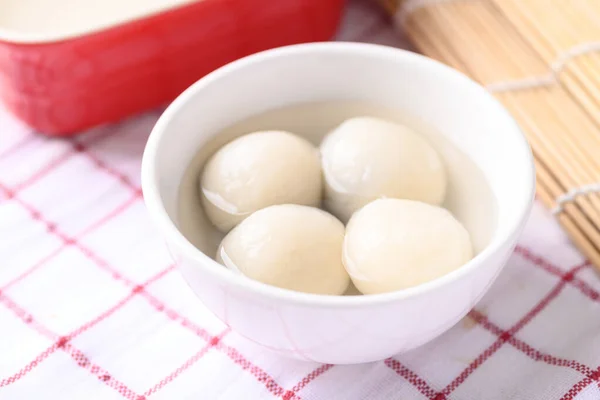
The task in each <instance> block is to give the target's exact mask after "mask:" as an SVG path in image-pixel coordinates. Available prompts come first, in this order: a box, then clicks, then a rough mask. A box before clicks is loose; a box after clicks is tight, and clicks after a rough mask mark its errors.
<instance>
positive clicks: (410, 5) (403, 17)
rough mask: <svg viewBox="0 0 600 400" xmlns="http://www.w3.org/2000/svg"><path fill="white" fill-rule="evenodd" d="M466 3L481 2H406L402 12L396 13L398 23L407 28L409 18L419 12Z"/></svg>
mask: <svg viewBox="0 0 600 400" xmlns="http://www.w3.org/2000/svg"><path fill="white" fill-rule="evenodd" d="M465 1H481V0H406V1H404V2H402V6H401V7H400V10H398V12H397V13H396V16H395V18H396V21H397V22H398V24H399V25H400V26H401V27H404V26H406V23H407V21H408V18H409V17H410V16H411V15H412V14H413V13H414V12H415V11H417V10H420V9H421V8H425V7H428V6H433V5H436V4H444V3H459V2H465Z"/></svg>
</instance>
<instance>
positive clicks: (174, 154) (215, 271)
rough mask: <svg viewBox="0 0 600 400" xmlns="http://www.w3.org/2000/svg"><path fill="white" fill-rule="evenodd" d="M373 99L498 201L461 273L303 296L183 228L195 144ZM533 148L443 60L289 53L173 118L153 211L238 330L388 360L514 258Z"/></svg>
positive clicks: (215, 83)
mask: <svg viewBox="0 0 600 400" xmlns="http://www.w3.org/2000/svg"><path fill="white" fill-rule="evenodd" d="M334 99H342V100H352V99H354V100H364V101H371V102H374V103H380V104H383V105H386V106H389V107H391V108H394V109H399V110H404V111H406V113H407V114H408V115H413V116H415V117H417V118H419V119H421V120H424V121H427V122H428V123H429V124H430V125H432V126H433V127H434V128H436V129H437V130H438V131H440V132H441V133H442V134H444V135H445V136H446V137H447V138H448V139H450V140H451V142H452V143H454V144H455V145H456V146H457V147H458V148H459V149H461V150H462V151H464V152H465V153H466V154H467V155H468V156H469V157H470V158H471V159H472V160H473V161H474V162H475V163H476V164H477V165H478V166H479V168H480V169H481V170H482V171H483V173H484V175H485V177H486V179H487V180H488V182H489V185H490V187H491V189H492V191H493V194H494V196H495V197H496V200H497V207H498V221H497V227H496V230H495V232H494V234H493V237H492V239H491V243H490V244H489V245H488V246H487V247H486V248H485V249H484V250H483V251H482V252H480V253H479V254H478V255H477V256H476V257H475V258H474V259H473V260H472V261H470V262H469V263H468V264H466V265H465V266H463V267H462V268H460V269H458V270H456V271H454V272H452V273H450V274H448V275H446V276H443V277H441V278H439V279H436V280H434V281H431V282H428V283H426V284H423V285H420V286H418V287H414V288H410V289H406V290H402V291H398V292H392V293H385V294H377V295H369V296H323V295H312V294H306V293H297V292H293V291H289V290H285V289H280V288H276V287H272V286H268V285H265V284H263V283H260V282H256V281H252V280H250V279H248V278H245V277H243V276H239V275H236V274H235V273H233V272H231V271H229V270H227V269H225V268H224V267H222V266H220V265H219V264H217V263H216V262H215V261H214V260H213V259H212V258H211V257H209V256H207V255H205V254H203V253H202V252H200V251H199V250H198V249H196V248H195V247H194V246H193V245H192V244H191V243H190V242H188V240H186V238H185V237H184V236H183V235H182V234H181V233H180V232H179V230H178V228H177V197H178V188H179V183H180V182H181V179H182V177H183V174H184V172H185V169H186V168H187V166H188V164H189V162H190V160H191V159H192V158H193V156H194V155H195V153H196V152H197V151H198V149H199V148H200V147H201V146H203V144H205V143H206V142H207V141H209V139H210V138H211V137H213V136H214V135H216V134H218V132H219V131H220V130H221V129H223V128H225V127H226V126H228V125H230V124H232V123H233V122H236V121H239V120H241V119H243V118H246V117H249V116H251V115H254V114H257V113H261V112H264V111H267V110H269V109H273V108H277V107H281V106H284V105H291V104H294V103H298V102H307V101H321V100H334ZM534 180H535V178H534V167H533V161H532V155H531V151H530V148H529V146H528V144H527V142H526V140H525V138H524V136H523V134H522V133H521V131H520V130H519V128H518V126H517V125H516V123H515V122H514V121H513V119H512V118H511V116H510V115H509V114H508V113H507V112H506V111H505V110H504V109H503V107H502V106H501V105H500V104H499V103H498V102H497V101H496V100H495V99H494V98H493V97H492V96H491V95H489V94H488V93H487V92H486V91H485V90H484V89H483V88H482V87H481V86H479V85H477V84H476V83H474V82H473V81H471V80H470V79H468V78H467V77H465V76H463V75H462V74H460V73H458V72H456V71H455V70H453V69H451V68H448V67H446V66H444V65H442V64H441V63H438V62H436V61H433V60H431V59H428V58H425V57H423V56H420V55H417V54H414V53H410V52H407V51H402V50H398V49H394V48H390V47H384V46H378V45H368V44H357V43H314V44H302V45H294V46H288V47H283V48H278V49H274V50H269V51H266V52H262V53H258V54H255V55H252V56H249V57H246V58H243V59H241V60H238V61H236V62H233V63H231V64H229V65H226V66H225V67H222V68H220V69H219V70H217V71H215V72H213V73H211V74H210V75H208V76H206V77H205V78H203V79H201V80H200V81H198V82H197V83H195V84H194V85H193V86H191V87H190V88H189V89H188V90H186V91H185V92H184V93H183V94H182V95H181V96H179V98H177V99H176V100H175V101H174V102H173V103H172V104H171V105H170V106H169V107H168V109H167V110H166V111H165V113H164V114H163V115H162V117H161V118H160V119H159V121H158V122H157V124H156V127H155V128H154V130H153V131H152V134H151V135H150V138H149V140H148V144H147V147H146V150H145V153H144V159H143V165H142V185H143V190H144V198H145V201H146V204H147V207H148V210H149V212H150V214H151V216H152V218H153V219H154V221H155V222H156V224H157V225H158V228H159V229H160V230H161V231H162V233H163V234H164V236H165V237H166V240H167V243H168V246H169V248H170V250H171V252H172V254H173V256H174V258H175V259H176V261H177V262H178V265H179V268H180V271H181V273H182V274H183V276H184V277H185V279H186V280H187V282H188V283H189V285H190V286H191V287H192V289H193V290H194V291H195V293H196V294H197V296H198V297H199V298H200V299H201V301H202V302H203V303H204V304H205V305H206V306H207V307H208V308H209V309H210V310H212V312H213V313H215V314H216V315H217V316H218V317H219V318H220V319H221V320H223V321H224V322H225V323H226V324H228V325H229V326H231V328H232V329H233V330H234V331H236V332H237V333H239V334H240V335H242V336H244V337H246V338H248V339H250V340H252V341H254V342H256V343H259V344H261V345H263V346H265V347H266V348H269V349H271V350H273V351H276V352H279V353H281V354H284V355H288V356H291V357H296V358H301V359H308V360H313V361H319V362H324V363H333V364H346V363H361V362H368V361H375V360H380V359H384V358H386V357H389V356H392V355H394V354H397V353H401V352H404V351H406V350H410V349H413V348H415V347H417V346H419V345H422V344H424V343H426V342H428V341H430V340H432V339H433V338H435V337H436V336H438V335H440V334H441V333H443V332H444V331H446V330H447V329H449V328H450V327H451V326H452V325H454V324H455V323H456V322H458V321H459V320H460V319H461V318H462V317H463V316H465V314H466V313H467V312H468V311H469V310H470V309H471V308H472V307H473V306H474V305H475V303H476V302H477V301H478V300H479V299H480V298H481V297H482V296H483V294H484V293H485V292H486V291H487V289H488V288H489V287H490V285H491V284H492V282H493V281H494V279H495V278H496V276H497V275H498V273H499V272H500V270H501V269H502V267H503V266H504V264H505V262H506V260H507V258H508V257H509V255H510V254H511V252H512V250H513V248H514V246H515V244H516V241H517V238H518V236H519V233H520V232H521V229H522V228H523V225H524V223H525V221H526V218H527V215H528V213H529V211H530V208H531V204H532V200H533V196H534V186H535V185H534Z"/></svg>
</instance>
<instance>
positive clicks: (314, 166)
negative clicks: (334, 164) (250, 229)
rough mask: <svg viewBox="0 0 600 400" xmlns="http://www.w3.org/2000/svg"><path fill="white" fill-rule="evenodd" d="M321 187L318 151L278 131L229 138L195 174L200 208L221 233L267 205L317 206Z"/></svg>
mask: <svg viewBox="0 0 600 400" xmlns="http://www.w3.org/2000/svg"><path fill="white" fill-rule="evenodd" d="M321 192H322V173H321V165H320V160H319V154H318V150H317V149H316V148H315V147H314V146H313V145H312V144H311V143H309V142H308V141H307V140H305V139H303V138H300V137H299V136H296V135H294V134H292V133H289V132H283V131H264V132H254V133H250V134H247V135H244V136H241V137H239V138H237V139H235V140H233V141H231V142H230V143H228V144H226V145H225V146H223V147H222V148H221V149H219V150H218V151H217V152H216V153H215V154H214V155H213V156H212V157H211V158H210V159H209V160H208V162H207V164H206V165H205V167H204V170H203V173H202V176H201V194H202V203H203V206H204V211H205V212H206V215H207V217H208V219H209V220H210V221H211V222H212V223H213V224H214V225H215V226H216V227H217V228H218V229H219V230H220V231H222V232H228V231H229V230H230V229H231V228H233V227H234V226H236V225H237V224H239V223H240V222H241V221H242V220H244V218H246V217H247V216H249V215H250V214H252V213H253V212H254V211H257V210H260V209H261V208H265V207H268V206H271V205H275V204H288V203H289V204H300V205H307V206H318V205H320V203H321V194H322V193H321Z"/></svg>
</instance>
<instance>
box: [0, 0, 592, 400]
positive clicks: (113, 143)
mask: <svg viewBox="0 0 600 400" xmlns="http://www.w3.org/2000/svg"><path fill="white" fill-rule="evenodd" d="M338 38H339V40H351V41H364V42H375V43H380V44H385V45H390V46H396V47H404V48H407V47H408V44H407V42H406V40H405V39H403V37H402V35H401V34H399V33H398V32H394V31H393V29H392V27H391V26H390V24H389V22H388V21H386V19H385V18H384V16H383V14H382V13H381V12H380V10H378V9H377V8H376V7H375V6H374V5H372V4H369V3H368V2H366V1H359V0H355V1H350V2H349V4H348V7H347V10H346V14H345V17H344V21H343V24H342V26H341V28H340V33H339V35H338ZM157 117H158V112H150V113H146V114H143V115H140V116H137V117H135V118H131V119H129V120H126V121H122V122H120V123H118V124H114V125H111V126H104V127H100V128H96V129H92V130H90V131H88V132H85V133H84V134H82V135H81V136H79V137H77V139H75V140H70V141H61V140H51V139H47V138H45V137H43V136H40V135H36V134H34V133H33V132H31V131H30V130H28V129H27V128H26V127H24V126H22V125H21V124H19V123H18V122H17V121H16V120H14V119H13V118H12V117H10V116H9V115H8V114H7V113H6V112H5V111H4V110H2V109H0V260H2V263H1V265H0V327H1V329H2V331H1V332H2V333H1V334H0V399H10V400H13V399H37V398H44V399H122V398H125V399H130V400H135V399H137V400H141V399H242V398H243V399H246V398H252V399H307V400H310V399H313V400H317V399H357V400H358V399H379V398H382V399H430V400H433V399H436V400H442V399H467V400H470V399H472V400H487V399H529V400H531V399H600V389H599V384H598V382H599V380H600V368H599V365H600V318H598V316H599V315H600V294H599V293H600V280H599V279H598V276H597V274H596V273H595V271H594V270H593V268H592V267H591V266H590V265H589V264H587V263H586V262H585V260H584V259H583V257H582V256H581V255H580V254H579V253H578V252H577V251H576V250H575V249H574V248H573V247H572V246H571V244H570V243H569V240H568V238H567V237H566V235H565V234H564V233H563V232H562V231H561V230H560V228H559V227H558V225H557V224H556V223H555V222H554V220H553V219H552V218H551V217H550V216H549V214H548V213H547V212H546V211H545V210H544V209H543V208H542V207H541V206H540V205H538V204H536V206H535V207H534V209H533V212H532V215H531V217H530V221H529V223H528V224H527V227H526V229H525V231H524V233H523V235H522V237H521V239H520V244H519V246H518V248H517V250H516V252H515V254H514V255H513V256H512V257H511V259H510V261H509V262H508V265H507V267H506V268H505V269H504V271H503V272H502V274H501V275H500V277H499V278H498V280H497V281H496V283H495V284H494V285H493V287H492V288H491V290H490V291H489V293H488V294H487V295H486V296H485V298H484V299H483V300H482V301H481V302H480V303H479V304H478V305H477V306H476V308H475V309H474V310H473V311H472V312H471V313H470V314H469V315H468V316H467V317H466V318H465V319H463V320H462V321H461V322H459V323H458V324H457V325H456V326H454V327H453V328H452V329H450V330H449V331H448V332H447V333H445V334H444V335H442V336H441V337H439V338H438V339H436V340H434V341H433V342H431V343H429V344H427V345H425V346H423V347H421V348H419V349H417V350H414V351H411V352H409V353H406V354H402V355H398V356H397V357H393V358H390V359H387V360H384V361H381V362H375V363H370V364H363V365H354V366H331V365H321V364H316V363H307V362H300V361H294V360H288V359H284V358H281V357H278V356H274V355H271V354H268V353H265V352H263V351H262V350H261V349H260V348H258V347H256V346H255V345H253V344H250V343H248V342H246V341H244V340H243V339H242V338H240V337H239V336H237V335H236V334H235V333H232V332H230V331H229V330H228V329H227V328H226V327H225V326H224V325H223V324H222V323H221V322H220V321H218V320H217V319H216V318H215V317H214V316H212V314H210V313H209V312H208V311H207V310H206V309H205V308H204V307H203V306H202V305H201V303H199V301H198V300H197V298H196V297H195V296H194V295H193V293H191V292H190V289H189V288H188V287H187V285H186V284H185V283H184V281H183V280H182V278H181V276H180V275H179V273H178V272H177V271H176V270H175V269H174V266H173V265H172V261H171V260H170V258H169V255H168V253H167V251H166V249H165V247H164V244H163V241H162V238H161V237H160V234H159V233H158V232H157V231H156V229H155V228H154V226H152V224H151V223H150V221H149V218H148V215H147V214H146V210H145V208H144V204H143V201H142V198H141V192H140V175H139V172H140V161H141V154H142V150H143V147H144V144H145V141H146V138H147V136H148V133H149V131H150V129H151V128H152V126H153V124H154V123H155V121H156V119H157Z"/></svg>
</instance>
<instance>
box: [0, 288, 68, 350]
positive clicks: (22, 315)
mask: <svg viewBox="0 0 600 400" xmlns="http://www.w3.org/2000/svg"><path fill="white" fill-rule="evenodd" d="M0 302H2V303H3V304H4V306H5V307H6V308H7V309H8V310H9V311H12V313H13V314H15V315H16V316H17V317H18V318H19V319H20V320H21V321H22V322H23V323H24V324H25V325H29V326H31V327H32V328H33V329H34V330H35V331H37V332H38V333H40V334H41V335H43V336H45V337H47V338H50V339H56V338H58V335H57V334H55V333H54V332H52V331H50V330H49V329H46V328H45V327H44V326H43V325H42V324H40V323H39V322H37V321H36V320H35V319H34V318H33V315H31V314H30V313H28V312H27V311H26V310H25V309H24V308H23V307H21V306H20V305H18V304H17V303H16V302H15V301H14V300H12V299H11V298H9V297H8V296H7V295H6V294H5V293H3V292H0Z"/></svg>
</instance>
